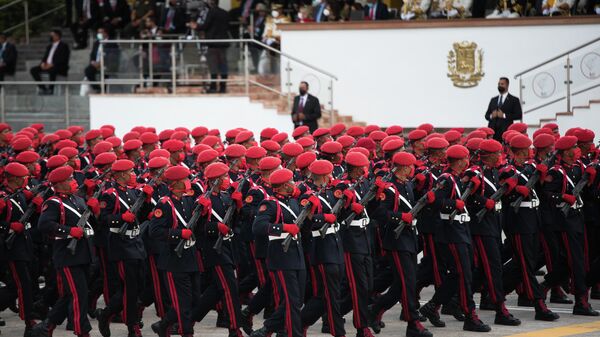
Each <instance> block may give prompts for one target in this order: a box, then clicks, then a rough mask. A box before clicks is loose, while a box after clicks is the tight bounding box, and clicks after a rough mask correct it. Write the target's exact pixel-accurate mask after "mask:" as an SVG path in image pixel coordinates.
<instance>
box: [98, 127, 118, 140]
mask: <svg viewBox="0 0 600 337" xmlns="http://www.w3.org/2000/svg"><path fill="white" fill-rule="evenodd" d="M100 133H101V135H102V138H108V137H110V136H114V135H115V130H113V129H109V128H101V129H100Z"/></svg>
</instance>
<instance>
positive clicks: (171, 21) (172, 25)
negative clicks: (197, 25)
mask: <svg viewBox="0 0 600 337" xmlns="http://www.w3.org/2000/svg"><path fill="white" fill-rule="evenodd" d="M185 23H186V17H185V8H183V7H182V6H181V5H180V4H179V2H178V1H177V0H169V6H168V7H167V8H165V10H164V13H163V15H162V20H161V21H160V26H161V27H162V31H163V33H164V34H183V33H185V30H186V27H185Z"/></svg>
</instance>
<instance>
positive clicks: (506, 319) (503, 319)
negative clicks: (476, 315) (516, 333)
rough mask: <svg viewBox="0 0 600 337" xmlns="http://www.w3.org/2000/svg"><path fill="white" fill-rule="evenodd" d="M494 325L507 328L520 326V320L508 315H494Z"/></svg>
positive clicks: (498, 313) (499, 313)
mask: <svg viewBox="0 0 600 337" xmlns="http://www.w3.org/2000/svg"><path fill="white" fill-rule="evenodd" d="M494 324H498V325H508V326H517V325H521V320H520V319H518V318H516V317H515V316H513V315H512V314H510V313H508V312H507V313H501V312H497V313H496V318H495V319H494Z"/></svg>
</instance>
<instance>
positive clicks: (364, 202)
mask: <svg viewBox="0 0 600 337" xmlns="http://www.w3.org/2000/svg"><path fill="white" fill-rule="evenodd" d="M397 169H398V168H397V167H394V168H393V169H392V170H391V171H390V172H388V173H387V174H386V175H385V176H384V177H383V178H382V179H381V180H382V181H383V182H386V183H389V182H390V181H391V180H392V178H393V177H394V173H396V170H397ZM375 179H376V178H375ZM377 189H378V187H377V185H376V184H375V180H373V182H372V183H371V185H370V186H369V191H368V192H367V194H365V196H364V197H363V198H362V199H361V200H360V202H359V204H360V205H361V206H363V207H366V206H367V204H368V203H369V202H371V200H373V199H374V198H375V197H376V196H377ZM356 215H357V214H356V213H354V212H352V213H350V215H348V217H347V218H346V219H344V221H343V222H342V224H343V225H344V226H349V225H350V223H351V222H352V221H354V218H356Z"/></svg>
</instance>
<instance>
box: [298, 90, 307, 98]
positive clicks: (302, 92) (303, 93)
mask: <svg viewBox="0 0 600 337" xmlns="http://www.w3.org/2000/svg"><path fill="white" fill-rule="evenodd" d="M298 91H299V92H300V95H301V96H304V95H306V90H304V89H300V90H298Z"/></svg>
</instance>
